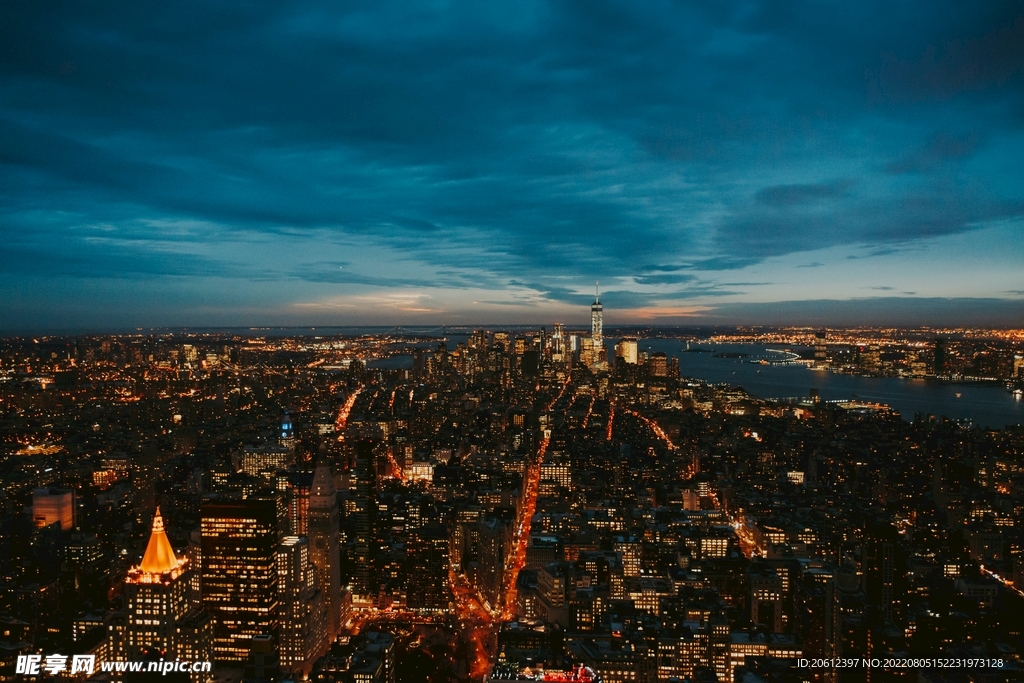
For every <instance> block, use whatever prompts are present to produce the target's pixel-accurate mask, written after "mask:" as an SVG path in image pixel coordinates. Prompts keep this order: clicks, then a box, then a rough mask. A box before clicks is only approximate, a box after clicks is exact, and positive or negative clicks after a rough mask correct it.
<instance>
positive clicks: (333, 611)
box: [306, 460, 341, 642]
mask: <svg viewBox="0 0 1024 683" xmlns="http://www.w3.org/2000/svg"><path fill="white" fill-rule="evenodd" d="M306 515H307V519H308V523H307V524H308V529H309V545H310V560H311V561H312V563H313V565H314V566H316V569H317V582H318V587H319V589H320V592H321V593H323V596H324V604H325V605H326V606H327V633H328V639H329V642H334V639H335V638H336V637H337V636H338V630H339V629H340V628H341V564H340V563H341V549H340V546H341V534H340V531H339V520H338V496H337V491H336V489H335V488H334V476H333V475H332V474H331V466H330V464H329V463H328V462H327V461H326V460H321V461H320V463H319V464H318V465H317V467H316V474H314V475H313V486H312V487H311V488H310V491H309V508H308V510H307V512H306Z"/></svg>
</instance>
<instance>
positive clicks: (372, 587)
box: [352, 440, 379, 604]
mask: <svg viewBox="0 0 1024 683" xmlns="http://www.w3.org/2000/svg"><path fill="white" fill-rule="evenodd" d="M355 475H356V484H355V496H354V503H355V511H354V513H353V526H354V529H353V531H354V532H355V538H354V539H353V540H354V544H353V551H354V553H355V556H354V557H353V558H352V560H353V563H354V564H355V571H354V573H353V576H352V599H353V601H354V602H359V603H360V604H368V603H369V602H370V601H372V600H373V598H374V596H375V595H376V593H377V589H378V588H379V586H378V585H377V572H376V561H375V557H374V556H375V553H374V548H373V538H374V535H373V531H374V527H375V526H376V519H377V457H376V453H375V452H374V448H373V443H372V442H370V441H365V440H364V441H360V442H359V443H358V444H356V467H355Z"/></svg>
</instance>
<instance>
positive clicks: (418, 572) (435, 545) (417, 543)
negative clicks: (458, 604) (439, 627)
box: [406, 526, 451, 614]
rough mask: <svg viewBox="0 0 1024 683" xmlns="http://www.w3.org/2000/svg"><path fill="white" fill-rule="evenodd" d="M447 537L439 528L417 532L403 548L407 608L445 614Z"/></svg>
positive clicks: (449, 597)
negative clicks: (406, 577) (407, 576)
mask: <svg viewBox="0 0 1024 683" xmlns="http://www.w3.org/2000/svg"><path fill="white" fill-rule="evenodd" d="M448 547H449V539H448V533H447V532H446V531H445V529H444V527H441V526H427V527H424V528H422V529H417V530H416V531H414V532H413V534H412V536H411V537H410V538H409V542H408V543H407V545H406V548H407V553H408V568H409V569H408V575H409V590H408V596H409V597H408V603H409V608H410V609H413V610H416V611H418V612H424V613H428V614H440V613H443V612H446V611H448V606H449V603H450V602H451V591H450V590H449V588H448Z"/></svg>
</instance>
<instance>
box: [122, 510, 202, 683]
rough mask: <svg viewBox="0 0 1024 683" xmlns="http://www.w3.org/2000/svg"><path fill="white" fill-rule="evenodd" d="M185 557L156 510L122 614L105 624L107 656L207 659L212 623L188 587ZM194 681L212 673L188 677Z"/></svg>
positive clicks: (129, 581) (128, 583)
mask: <svg viewBox="0 0 1024 683" xmlns="http://www.w3.org/2000/svg"><path fill="white" fill-rule="evenodd" d="M192 575H193V570H192V568H191V566H190V565H189V561H188V559H186V558H184V557H182V558H178V557H177V556H176V555H175V554H174V550H173V549H172V548H171V543H170V541H169V540H168V538H167V533H166V531H165V530H164V524H163V518H162V517H161V516H160V509H159V508H157V511H156V515H155V516H154V517H153V530H152V532H151V533H150V537H149V544H148V545H147V546H146V553H145V555H144V556H143V557H142V562H141V563H140V564H139V566H137V567H133V568H132V569H131V570H130V571H129V572H128V576H127V578H126V579H125V582H124V608H125V611H124V614H123V615H119V616H118V617H117V618H115V619H113V620H112V621H111V622H110V624H109V625H108V639H109V644H110V648H109V652H110V658H111V659H112V660H115V661H130V660H141V659H144V658H145V656H146V655H148V654H153V653H159V654H160V657H161V658H162V659H164V660H174V659H180V660H183V661H185V660H188V661H210V660H211V659H212V658H213V651H212V640H213V621H212V620H211V619H210V617H209V615H207V614H206V613H205V612H204V611H203V610H202V609H201V607H200V603H199V596H197V595H196V594H195V593H194V592H193V590H192V588H193V586H192ZM190 675H191V676H192V680H193V681H196V682H197V683H198V682H200V681H207V680H209V679H210V678H211V674H210V672H197V673H192V674H190Z"/></svg>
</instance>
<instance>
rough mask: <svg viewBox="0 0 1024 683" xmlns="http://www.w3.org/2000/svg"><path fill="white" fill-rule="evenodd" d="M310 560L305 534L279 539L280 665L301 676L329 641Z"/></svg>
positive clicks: (309, 668)
mask: <svg viewBox="0 0 1024 683" xmlns="http://www.w3.org/2000/svg"><path fill="white" fill-rule="evenodd" d="M310 560H311V558H310V552H309V540H308V539H307V538H306V537H305V536H287V537H285V538H284V540H282V541H281V545H280V546H279V547H278V550H277V586H278V597H279V600H280V606H279V610H278V612H279V616H280V621H281V638H280V648H279V650H280V653H281V660H280V661H281V668H282V669H284V670H285V671H288V672H290V673H293V674H299V675H302V676H307V675H309V672H310V671H311V670H312V669H313V663H314V662H315V661H316V660H317V658H319V657H320V656H322V655H323V654H324V653H325V652H326V651H327V648H328V646H329V644H330V643H329V641H328V639H327V611H326V605H325V604H324V594H323V593H322V592H320V587H319V585H318V583H319V582H318V581H317V570H316V567H315V566H313V563H312V562H311V561H310Z"/></svg>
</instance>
